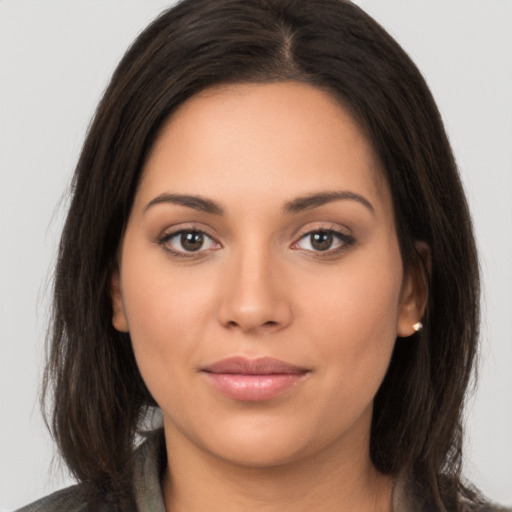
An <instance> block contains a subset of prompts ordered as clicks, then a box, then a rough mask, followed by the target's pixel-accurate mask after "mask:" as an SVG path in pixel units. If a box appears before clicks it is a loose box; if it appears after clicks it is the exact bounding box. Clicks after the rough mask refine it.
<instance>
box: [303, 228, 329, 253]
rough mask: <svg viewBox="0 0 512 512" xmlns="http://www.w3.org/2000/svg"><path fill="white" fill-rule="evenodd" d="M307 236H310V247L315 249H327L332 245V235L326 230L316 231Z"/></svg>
mask: <svg viewBox="0 0 512 512" xmlns="http://www.w3.org/2000/svg"><path fill="white" fill-rule="evenodd" d="M309 236H310V237H311V242H310V243H311V247H312V248H313V249H315V250H316V251H327V249H330V248H331V247H332V243H333V241H334V236H333V234H332V233H330V232H328V231H317V232H316V233H312V234H311V235H309Z"/></svg>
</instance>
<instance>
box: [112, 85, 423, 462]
mask: <svg viewBox="0 0 512 512" xmlns="http://www.w3.org/2000/svg"><path fill="white" fill-rule="evenodd" d="M119 254H120V256H119V262H118V263H119V270H118V272H116V273H115V275H114V276H113V278H112V299H113V307H114V326H115V327H116V328H117V329H118V330H120V331H128V332H129V333H130V336H131V339H132V343H133V347H134V351H135V355H136V359H137V363H138V366H139V369H140V372H141V375H142V377H143V379H144V381H145V382H146V385H147V387H148V389H149V390H150V392H151V393H152V395H153V397H154V399H155V400H156V402H157V403H158V404H159V405H160V407H161V409H162V411H163V415H164V426H165V430H166V435H167V437H171V438H172V439H173V440H174V441H173V442H174V443H176V445H182V446H185V445H186V446H188V447H189V449H193V450H197V451H199V452H202V453H208V454H209V455H210V456H213V457H217V458H220V459H223V460H228V461H232V462H233V461H234V462H236V463H237V464H246V465H251V466H268V465H277V464H283V463H285V462H290V461H296V460H299V459H301V458H304V457H310V456H313V455H315V454H320V453H322V452H324V451H325V450H326V449H328V448H329V449H330V450H329V451H330V453H336V454H337V456H340V454H345V455H346V454H348V453H349V452H350V450H354V449H355V448H354V447H357V448H356V449H357V450H359V451H360V452H361V451H362V452H365V450H367V446H368V443H369V430H370V422H371V413H372V404H373V399H374V396H375V394H376V392H377V390H378V388H379V385H380V383H381V382H382V380H383V378H384V375H385V372H386V369H387V367H388V364H389V360H390V356H391V352H392V349H393V346H394V343H395V339H396V337H397V336H407V335H410V334H412V332H413V329H412V325H413V324H414V323H415V322H417V321H418V320H419V319H420V317H421V307H420V305H419V304H418V299H417V293H416V291H415V286H414V279H412V278H411V277H409V276H408V274H405V273H404V269H403V265H402V259H401V256H400V251H399V245H398V241H397V235H396V231H395V224H394V217H393V208H392V200H391V197H390V192H389V190H388V187H387V185H386V183H385V180H384V179H383V177H382V173H381V170H380V168H379V162H378V160H377V159H376V157H375V155H374V153H373V151H372V147H371V146H370V143H369V142H368V140H367V139H366V137H365V135H364V134H363V132H362V131H361V130H360V128H359V127H358V125H357V123H356V122H355V121H354V119H353V118H352V117H351V116H350V115H349V114H348V113H347V111H346V110H344V109H343V108H342V107H341V106H340V105H339V104H338V103H337V102H335V100H334V99H333V98H332V97H331V96H329V95H328V94H327V93H325V92H323V91H320V90H318V89H316V88H312V87H311V86H308V85H304V84H298V83H273V84H264V85H262V84H252V85H251V84H246V85H231V86H222V87H221V86H218V87H215V88H212V89H209V90H207V91H205V92H203V93H201V94H199V95H197V96H195V97H193V98H192V99H190V100H188V101H187V102H186V103H184V104H183V105H182V106H181V107H180V108H179V110H178V111H176V112H175V113H174V114H173V115H172V117H171V119H170V120H169V121H168V122H167V124H166V125H165V126H164V128H163V129H162V131H161V133H160V135H159V137H158V139H157V142H156V144H155V145H154V147H153V149H152V152H151V154H150V156H149V159H148V160H147V162H146V165H145V167H144V169H143V174H142V179H141V182H140V185H139V187H138V190H137V193H136V196H135V200H134V204H133V208H132V211H131V214H130V217H129V220H128V223H127V227H126V231H125V233H124V237H123V239H122V243H121V247H120V253H119ZM361 448H363V449H362V450H361ZM365 453H366V452H365Z"/></svg>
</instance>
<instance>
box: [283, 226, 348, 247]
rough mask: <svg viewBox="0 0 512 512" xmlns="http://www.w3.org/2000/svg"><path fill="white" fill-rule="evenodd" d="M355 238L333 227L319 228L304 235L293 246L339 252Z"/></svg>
mask: <svg viewBox="0 0 512 512" xmlns="http://www.w3.org/2000/svg"><path fill="white" fill-rule="evenodd" d="M353 243H354V239H353V238H352V237H351V236H349V235H346V234H345V233H342V232H340V231H336V230H333V229H317V230H315V231H310V232H309V233H306V234H304V235H302V236H301V237H300V238H299V240H298V241H297V242H295V243H294V244H293V246H292V248H293V249H302V250H305V251H314V252H326V253H327V252H328V253H333V252H337V250H338V249H342V248H343V247H345V246H347V245H352V244H353Z"/></svg>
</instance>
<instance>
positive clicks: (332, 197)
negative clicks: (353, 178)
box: [283, 190, 375, 215]
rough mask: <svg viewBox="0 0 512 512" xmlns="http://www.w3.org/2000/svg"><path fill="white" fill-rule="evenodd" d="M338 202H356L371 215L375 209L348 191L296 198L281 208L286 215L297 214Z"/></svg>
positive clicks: (363, 198)
mask: <svg viewBox="0 0 512 512" xmlns="http://www.w3.org/2000/svg"><path fill="white" fill-rule="evenodd" d="M340 200H350V201H357V202H358V203H360V204H362V205H363V206H365V207H366V208H367V209H368V210H369V211H370V212H371V213H372V214H373V215H375V208H374V207H373V205H372V203H370V201H368V199H366V198H365V197H363V196H361V195H359V194H356V193H355V192H350V191H348V190H342V191H335V192H319V193H314V194H309V195H306V196H302V197H297V198H296V199H293V200H292V201H288V202H287V203H285V205H284V207H283V212H284V213H287V214H290V213H299V212H302V211H304V210H311V209H313V208H318V207H319V206H323V205H324V204H327V203H332V202H333V201H340Z"/></svg>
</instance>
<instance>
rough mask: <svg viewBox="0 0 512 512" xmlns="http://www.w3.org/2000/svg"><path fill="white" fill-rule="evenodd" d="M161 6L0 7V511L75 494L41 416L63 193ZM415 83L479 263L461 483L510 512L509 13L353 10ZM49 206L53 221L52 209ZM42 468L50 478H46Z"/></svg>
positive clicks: (441, 4)
mask: <svg viewBox="0 0 512 512" xmlns="http://www.w3.org/2000/svg"><path fill="white" fill-rule="evenodd" d="M170 3H171V2H169V1H163V0H75V1H73V2H71V1H69V0H46V1H44V2H43V1H41V0H3V1H0V171H1V174H0V244H1V245H0V339H1V345H0V347H1V353H0V372H1V373H0V393H1V394H0V418H1V433H0V434H1V435H0V457H1V458H0V510H2V511H7V510H12V509H13V508H16V507H18V506H20V505H22V504H24V503H26V502H28V501H30V500H33V499H35V498H37V497H39V496H41V495H43V494H46V493H48V492H50V491H52V490H54V489H57V488H58V487H61V486H64V485H65V484H67V483H68V482H70V480H69V478H67V477H66V476H65V472H62V471H59V470H58V467H59V466H58V464H54V465H53V466H51V465H50V463H51V460H52V456H53V453H54V452H53V447H52V443H51V440H50V438H49V436H48V434H47V433H46V431H45V428H44V426H43V423H42V420H41V415H40V412H39V408H38V404H37V394H38V386H39V378H40V374H41V360H42V355H43V341H44V331H45V325H46V324H45V322H46V311H47V308H48V292H49V284H48V283H49V281H50V276H51V268H52V262H53V257H54V253H55V246H56V241H57V240H58V236H59V231H60V226H61V223H62V218H63V214H64V212H65V209H66V200H65V199H64V200H63V199H62V198H63V197H64V192H65V190H66V187H67V186H68V184H69V180H70V176H71V173H72V170H73V167H74V164H75V163H76V160H77V157H78V152H79V150H80V146H81V143H82V141H83V138H84V134H85V130H86V128H87V125H88V122H89V119H90V117H91V115H92V113H93V111H94V108H95V105H96V103H97V101H98V99H99V96H100V94H101V92H102V91H103V89H104V87H105V85H106V81H107V80H108V78H109V76H110V74H111V72H112V71H113V69H114V66H115V64H116V63H117V62H118V60H119V59H120V57H121V56H122V54H123V52H124V50H125V49H126V47H127V46H128V45H129V43H130V42H131V41H132V40H133V39H134V37H135V36H136V35H137V34H138V33H139V32H140V30H141V29H142V28H143V27H144V26H145V25H146V24H147V23H148V22H149V20H150V19H152V18H153V17H154V16H155V15H156V14H157V13H158V12H160V11H161V10H162V9H163V8H164V7H166V6H168V5H169V4H170ZM357 3H359V4H360V5H361V6H363V7H364V8H365V9H366V10H367V11H368V12H369V13H370V14H372V15H373V16H374V17H375V18H376V19H377V20H378V21H379V22H380V23H381V24H382V25H384V27H386V28H387V29H388V30H389V31H390V32H391V34H392V35H394V36H395V37H396V38H397V40H398V41H399V43H401V44H402V46H403V47H404V48H405V49H406V51H408V53H409V54H410V55H411V57H412V58H413V59H414V60H415V61H416V63H417V64H418V66H419V67H420V69H421V70H422V72H423V73H424V74H425V76H426V78H427V81H428V83H429V85H430V86H431V88H432V91H433V93H434V96H435V97H436V99H437V101H438V105H439V107H440V110H441V112H442V115H443V118H444V120H445V123H446V126H447V129H448V132H449V135H450V139H451V142H452V144H453V147H454V150H455V154H456V156H457V159H458V162H459V164H460V167H461V172H462V175H463V179H464V183H465V186H466V190H467V194H468V197H469V201H470V205H471V207H472V211H473V215H474V221H475V228H476V233H477V238H478V243H479V247H480V250H481V259H482V271H483V280H484V293H485V297H484V309H483V316H484V324H483V333H482V357H481V371H480V384H479V388H478V392H477V393H476V394H475V397H474V399H472V400H471V401H470V404H469V408H468V414H467V457H466V474H467V475H468V477H470V478H471V479H472V480H473V481H474V482H475V483H476V484H477V485H479V486H480V487H481V488H482V489H483V490H484V491H485V492H486V493H487V494H488V495H489V496H490V497H492V498H494V499H496V500H500V501H502V502H504V503H506V504H509V505H510V504H512V372H511V369H512V339H511V338H512V334H511V333H512V327H511V318H512V264H511V262H512V258H511V256H512V236H511V235H512V200H511V198H512V1H511V0H485V1H482V0H421V1H420V0H360V1H359V2H357ZM58 205H60V206H58ZM50 468H53V469H52V470H50Z"/></svg>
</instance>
